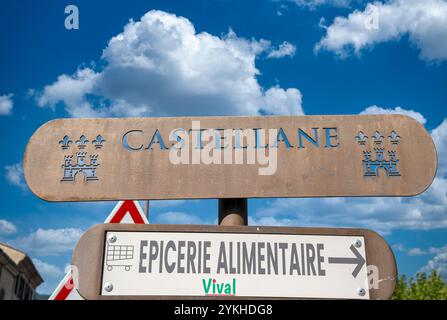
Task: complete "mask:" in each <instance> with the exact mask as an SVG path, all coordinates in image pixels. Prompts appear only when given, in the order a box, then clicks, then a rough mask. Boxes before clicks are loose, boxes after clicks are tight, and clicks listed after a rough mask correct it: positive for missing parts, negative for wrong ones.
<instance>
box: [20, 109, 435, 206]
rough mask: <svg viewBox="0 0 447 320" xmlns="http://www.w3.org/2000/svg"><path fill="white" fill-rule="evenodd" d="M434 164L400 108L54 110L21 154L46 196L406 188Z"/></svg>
mask: <svg viewBox="0 0 447 320" xmlns="http://www.w3.org/2000/svg"><path fill="white" fill-rule="evenodd" d="M436 166H437V159H436V151H435V147H434V144H433V141H432V140H431V137H430V135H429V134H428V133H427V132H426V130H425V129H424V127H423V126H422V125H421V124H419V123H418V122H416V121H415V120H413V119H411V118H409V117H406V116H401V115H362V116H279V117H276V116H275V117H273V116H272V117H270V116H269V117H202V118H194V117H185V118H126V119H59V120H54V121H50V122H48V123H46V124H45V125H43V126H42V127H40V128H39V129H38V130H37V131H36V132H35V134H34V135H33V136H32V138H31V139H30V142H29V144H28V146H27V149H26V153H25V157H24V171H25V177H26V181H27V183H28V185H29V187H30V189H31V190H32V191H33V192H34V193H35V194H36V195H37V196H38V197H40V198H42V199H45V200H48V201H92V200H115V199H122V200H131V199H176V198H185V199H186V198H189V199H190V198H251V197H321V196H412V195H417V194H419V193H421V192H423V191H424V190H425V189H427V188H428V186H429V185H430V184H431V182H432V181H433V178H434V176H435V172H436Z"/></svg>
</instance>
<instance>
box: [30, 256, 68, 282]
mask: <svg viewBox="0 0 447 320" xmlns="http://www.w3.org/2000/svg"><path fill="white" fill-rule="evenodd" d="M33 263H34V265H35V266H36V268H37V271H39V273H40V274H41V275H42V276H44V277H46V276H48V277H53V278H54V277H60V276H62V275H63V274H64V273H63V272H62V270H61V269H60V268H58V267H57V266H55V265H52V264H49V263H47V262H44V261H42V260H39V259H36V258H35V259H33Z"/></svg>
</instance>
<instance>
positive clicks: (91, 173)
mask: <svg viewBox="0 0 447 320" xmlns="http://www.w3.org/2000/svg"><path fill="white" fill-rule="evenodd" d="M70 142H72V140H71V139H70V137H69V136H67V135H66V136H64V138H63V139H62V140H61V141H59V144H61V147H62V150H68V149H70ZM88 142H89V140H87V138H86V137H85V136H84V135H81V137H80V138H79V140H77V141H76V145H77V147H78V149H79V150H81V151H76V153H75V154H74V155H73V154H68V155H65V156H64V164H62V168H63V176H62V179H61V181H63V182H66V181H75V180H76V177H77V176H78V174H80V173H81V174H82V175H83V176H84V181H85V182H88V181H92V180H99V178H98V176H97V175H96V171H97V168H98V166H99V165H100V164H99V162H98V155H97V154H91V155H88V152H87V151H85V150H86V149H87V147H88ZM104 142H105V140H104V138H103V137H102V136H101V135H98V136H97V137H96V139H95V140H93V141H92V145H93V146H94V148H95V149H101V148H102V147H103V144H104ZM74 156H76V160H75V162H74V159H73V158H74Z"/></svg>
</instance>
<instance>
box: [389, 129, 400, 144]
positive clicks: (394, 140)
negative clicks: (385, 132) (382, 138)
mask: <svg viewBox="0 0 447 320" xmlns="http://www.w3.org/2000/svg"><path fill="white" fill-rule="evenodd" d="M388 139H389V140H390V142H391V143H392V144H398V143H399V140H400V136H399V135H398V134H397V132H396V131H394V130H393V131H391V134H390V135H389V136H388Z"/></svg>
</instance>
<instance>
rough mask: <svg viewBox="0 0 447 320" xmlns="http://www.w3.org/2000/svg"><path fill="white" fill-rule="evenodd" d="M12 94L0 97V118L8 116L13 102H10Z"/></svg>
mask: <svg viewBox="0 0 447 320" xmlns="http://www.w3.org/2000/svg"><path fill="white" fill-rule="evenodd" d="M12 97H13V94H11V93H10V94H5V95H2V96H0V116H4V115H10V114H11V112H12V107H13V106H14V102H13V101H12Z"/></svg>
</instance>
